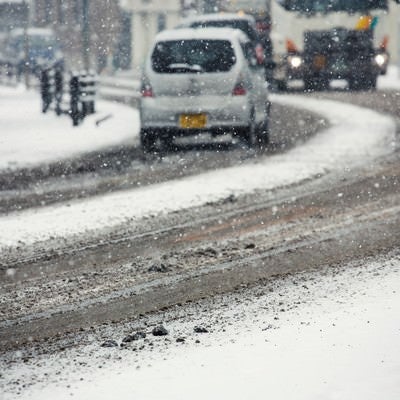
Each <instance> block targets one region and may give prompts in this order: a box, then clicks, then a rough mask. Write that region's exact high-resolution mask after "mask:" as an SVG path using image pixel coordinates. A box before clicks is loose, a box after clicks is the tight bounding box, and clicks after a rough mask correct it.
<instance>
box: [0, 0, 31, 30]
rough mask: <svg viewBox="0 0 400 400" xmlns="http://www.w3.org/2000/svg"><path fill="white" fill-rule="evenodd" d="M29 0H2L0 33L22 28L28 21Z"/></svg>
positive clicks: (0, 1)
mask: <svg viewBox="0 0 400 400" xmlns="http://www.w3.org/2000/svg"><path fill="white" fill-rule="evenodd" d="M28 10H29V2H27V1H25V0H13V1H9V0H7V1H3V0H0V33H6V32H7V31H10V30H11V29H14V28H22V27H23V26H24V24H25V23H27V21H28V16H29V12H28Z"/></svg>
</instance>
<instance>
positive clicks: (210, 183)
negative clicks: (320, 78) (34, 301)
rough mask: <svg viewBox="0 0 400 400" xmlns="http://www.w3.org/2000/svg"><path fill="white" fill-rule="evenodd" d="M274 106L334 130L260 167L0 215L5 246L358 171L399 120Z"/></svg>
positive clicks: (321, 105)
mask: <svg viewBox="0 0 400 400" xmlns="http://www.w3.org/2000/svg"><path fill="white" fill-rule="evenodd" d="M271 99H272V101H273V102H277V103H280V104H284V105H291V106H295V107H300V108H303V109H307V110H309V111H311V112H314V113H319V114H321V115H322V116H323V117H324V118H326V119H327V120H328V121H329V122H330V125H331V127H330V128H328V129H326V130H325V131H323V132H321V133H320V134H318V135H316V136H315V137H314V138H312V139H311V140H309V141H308V142H307V143H305V144H303V145H302V146H299V147H297V148H294V149H293V150H291V151H289V152H287V153H285V154H280V155H275V156H269V157H265V158H260V159H257V160H256V161H255V162H254V164H248V165H243V166H238V167H229V168H226V169H222V170H217V171H212V172H207V173H203V174H200V175H197V176H192V177H187V178H183V179H180V180H173V181H169V182H165V183H162V184H157V185H152V186H149V187H145V188H139V189H134V190H129V191H125V192H119V193H112V194H106V195H102V196H99V197H96V198H91V199H87V200H76V201H71V202H69V203H64V204H59V205H55V206H49V207H46V208H41V209H38V210H26V211H22V212H19V213H13V214H10V215H9V216H6V217H2V218H0V227H1V230H0V248H2V249H3V251H4V250H6V249H7V248H15V247H17V246H25V245H33V244H35V243H36V242H39V241H45V240H48V239H50V238H58V237H59V238H62V237H65V236H72V235H90V236H93V235H97V234H98V231H99V230H101V229H103V228H108V229H109V228H112V227H114V226H117V225H120V224H122V223H126V222H132V223H134V221H135V220H137V219H140V218H142V217H146V216H152V215H156V214H158V213H168V212H172V211H179V210H180V209H183V208H190V207H195V206H201V205H203V204H205V203H208V202H212V201H218V200H221V199H223V198H226V197H228V196H230V195H232V194H233V195H240V194H243V193H251V192H252V191H254V190H256V189H263V190H270V189H273V188H277V187H282V186H287V185H291V184H295V183H299V182H301V181H303V180H306V179H310V178H313V177H315V176H319V175H323V174H326V173H328V172H333V171H342V170H344V169H351V168H352V167H354V166H358V165H361V164H363V163H368V162H371V161H372V160H373V159H374V158H376V157H379V156H382V155H384V154H388V153H390V152H391V151H392V150H393V148H394V139H395V129H396V126H395V122H394V120H393V119H392V118H391V117H388V116H384V115H381V114H379V113H376V112H374V111H372V110H370V109H366V108H361V107H357V106H354V105H349V104H344V103H340V102H335V101H330V100H317V99H310V98H307V97H306V96H276V95H275V96H271Z"/></svg>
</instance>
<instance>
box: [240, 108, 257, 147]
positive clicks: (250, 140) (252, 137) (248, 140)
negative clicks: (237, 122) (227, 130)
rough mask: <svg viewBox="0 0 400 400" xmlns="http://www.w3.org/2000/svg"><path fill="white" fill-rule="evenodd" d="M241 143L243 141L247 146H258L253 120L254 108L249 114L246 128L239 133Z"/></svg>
mask: <svg viewBox="0 0 400 400" xmlns="http://www.w3.org/2000/svg"><path fill="white" fill-rule="evenodd" d="M241 138H242V141H243V143H245V144H246V145H247V146H248V147H249V148H256V147H258V144H259V142H258V132H257V126H256V122H255V116H254V110H252V112H251V114H250V121H249V125H248V126H247V128H245V129H244V130H243V132H242V134H241Z"/></svg>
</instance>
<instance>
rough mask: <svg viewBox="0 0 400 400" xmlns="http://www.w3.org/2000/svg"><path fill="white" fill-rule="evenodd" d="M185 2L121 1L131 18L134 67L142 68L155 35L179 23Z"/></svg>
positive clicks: (168, 0)
mask: <svg viewBox="0 0 400 400" xmlns="http://www.w3.org/2000/svg"><path fill="white" fill-rule="evenodd" d="M184 1H185V0H163V1H159V0H121V3H120V5H121V7H122V9H123V10H124V11H125V12H127V13H130V17H131V27H130V31H131V53H132V67H133V68H135V69H138V68H140V66H141V65H142V63H143V61H144V59H145V57H146V54H147V52H148V50H149V47H150V45H151V42H152V40H153V39H154V37H155V35H156V34H157V33H158V32H160V31H162V30H164V29H167V28H173V27H174V26H176V25H177V24H178V23H179V20H180V17H181V13H182V6H183V3H184Z"/></svg>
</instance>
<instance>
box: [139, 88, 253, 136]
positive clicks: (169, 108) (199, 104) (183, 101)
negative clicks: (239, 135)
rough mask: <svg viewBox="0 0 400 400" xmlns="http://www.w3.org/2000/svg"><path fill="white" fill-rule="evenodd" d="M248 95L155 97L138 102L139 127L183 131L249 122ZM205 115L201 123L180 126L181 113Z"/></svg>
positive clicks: (219, 127)
mask: <svg viewBox="0 0 400 400" xmlns="http://www.w3.org/2000/svg"><path fill="white" fill-rule="evenodd" d="M248 102H249V101H248V97H247V96H245V95H244V96H197V97H187V96H181V97H169V96H168V97H167V96H164V97H154V98H143V99H141V102H140V117H141V126H142V128H159V129H166V130H176V131H177V132H180V133H181V134H182V135H184V134H185V133H189V134H193V133H195V132H205V131H213V132H215V133H218V131H219V130H221V129H222V128H224V129H222V130H225V128H228V127H242V126H247V125H248V124H249V119H250V118H249V116H250V110H249V107H248ZM198 114H203V115H205V116H206V118H205V120H206V122H205V124H204V126H201V127H197V128H190V129H188V128H183V127H182V126H181V121H180V117H181V115H198Z"/></svg>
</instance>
